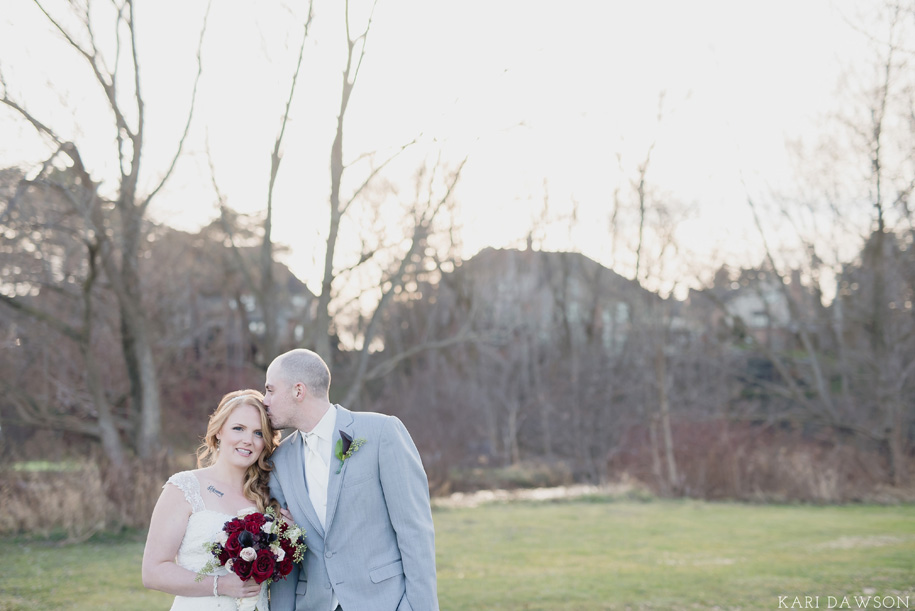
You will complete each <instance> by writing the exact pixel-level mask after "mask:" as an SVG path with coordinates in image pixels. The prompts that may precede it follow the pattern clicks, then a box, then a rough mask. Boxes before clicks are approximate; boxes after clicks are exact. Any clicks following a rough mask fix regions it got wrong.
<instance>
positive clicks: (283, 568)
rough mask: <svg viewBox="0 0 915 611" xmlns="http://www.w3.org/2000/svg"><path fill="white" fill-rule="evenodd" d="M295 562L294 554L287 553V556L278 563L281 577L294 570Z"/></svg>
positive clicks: (277, 568) (277, 567) (277, 566)
mask: <svg viewBox="0 0 915 611" xmlns="http://www.w3.org/2000/svg"><path fill="white" fill-rule="evenodd" d="M294 565H295V563H294V562H293V561H292V554H289V553H287V554H286V557H285V558H283V559H282V560H280V561H279V562H277V563H276V570H277V572H279V574H280V576H281V577H285V576H286V575H288V574H289V573H291V572H292V567H293V566H294Z"/></svg>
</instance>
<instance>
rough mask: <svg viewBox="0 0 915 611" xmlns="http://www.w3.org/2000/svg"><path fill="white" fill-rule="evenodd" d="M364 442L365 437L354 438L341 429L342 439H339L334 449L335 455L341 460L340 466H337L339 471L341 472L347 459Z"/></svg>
mask: <svg viewBox="0 0 915 611" xmlns="http://www.w3.org/2000/svg"><path fill="white" fill-rule="evenodd" d="M364 443H365V439H363V438H362V437H360V438H359V439H353V438H352V437H350V436H349V435H347V434H346V433H345V432H343V431H340V439H338V440H337V447H336V448H335V449H334V456H336V457H337V460H339V461H340V466H339V467H337V473H340V470H341V469H342V468H343V463H344V462H346V459H347V458H349V457H350V456H352V455H353V454H355V453H356V452H357V451H358V450H359V448H361V447H362V444H364Z"/></svg>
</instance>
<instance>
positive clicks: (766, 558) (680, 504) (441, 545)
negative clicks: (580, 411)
mask: <svg viewBox="0 0 915 611" xmlns="http://www.w3.org/2000/svg"><path fill="white" fill-rule="evenodd" d="M434 517H435V523H436V534H437V541H436V542H437V555H438V575H439V599H440V602H441V607H442V609H443V610H447V611H461V610H473V611H481V610H485V609H513V610H514V609H539V610H552V609H779V608H786V607H787V608H820V609H827V608H845V609H847V608H853V609H854V608H859V607H858V605H857V604H856V603H855V599H854V597H855V596H864V597H870V600H869V603H868V604H867V605H866V606H864V607H861V608H887V607H889V608H912V609H915V506H912V505H897V506H886V507H882V506H839V507H832V506H826V507H819V506H801V505H792V506H771V505H740V504H717V503H700V502H692V501H651V502H644V503H642V502H634V501H610V500H607V499H600V498H593V499H585V500H577V501H566V502H551V503H511V504H492V505H483V506H480V507H476V508H461V509H437V510H436V511H435V513H434ZM142 553H143V537H142V536H139V535H135V536H121V537H117V538H109V539H107V540H106V539H104V538H99V539H95V540H93V541H90V542H88V543H82V544H78V545H63V546H59V545H57V546H55V545H52V544H49V543H44V542H26V541H22V540H18V541H16V540H14V541H3V542H2V543H0V611H13V610H17V611H18V610H23V609H42V610H46V609H68V610H90V609H91V610H103V609H110V610H115V609H117V610H119V611H120V610H124V611H129V610H141V609H142V610H145V609H150V610H154V609H161V610H165V609H168V608H169V606H170V604H171V597H170V596H168V595H165V594H162V593H159V592H150V591H147V590H144V588H143V586H142V584H141V582H140V559H141V556H142ZM808 596H809V597H811V598H809V599H807V598H805V597H808ZM780 597H781V598H780ZM795 597H798V598H797V599H796V598H795ZM830 597H831V598H830ZM845 597H847V602H848V606H844V605H843V603H844V602H845ZM874 597H877V599H875V598H874ZM878 601H879V602H878ZM800 605H803V606H800ZM814 605H818V606H814ZM830 605H831V606H830ZM356 611H371V610H356ZM417 611H420V610H417Z"/></svg>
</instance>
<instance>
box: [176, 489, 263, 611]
mask: <svg viewBox="0 0 915 611" xmlns="http://www.w3.org/2000/svg"><path fill="white" fill-rule="evenodd" d="M168 483H169V484H173V485H174V486H177V487H178V489H179V490H181V492H183V493H184V498H185V499H187V502H188V504H189V505H190V506H191V516H190V518H189V519H188V521H187V530H186V531H184V539H183V540H182V541H181V546H180V547H179V548H178V556H177V558H176V561H177V563H178V566H181V567H183V568H186V569H187V570H189V571H194V572H195V573H197V572H199V571H200V569H202V568H203V566H204V565H205V564H206V563H207V562H208V561H209V560H210V559H211V558H212V557H213V556H212V555H211V554H210V552H209V551H207V549H206V545H207V544H208V543H211V542H213V541H215V540H216V537H217V536H218V535H219V533H220V531H222V527H223V525H224V524H225V523H226V522H227V521H229V520H231V519H232V518H234V517H235V516H234V515H230V514H225V513H220V512H218V511H213V510H212V509H207V508H206V506H205V505H204V503H203V497H202V496H201V494H200V480H198V479H197V476H196V475H194V474H193V472H191V471H182V472H181V473H176V474H174V475H172V476H171V477H170V478H168ZM227 573H228V571H226V569H225V568H223V567H219V568H218V569H217V570H216V571H214V574H216V575H225V574H227ZM235 609H236V604H235V599H234V598H232V597H231V596H219V597H216V596H194V597H189V596H176V597H175V602H174V604H172V611H235ZM257 611H269V608H268V603H267V585H266V584H263V585H262V586H261V591H260V595H259V596H258V598H257Z"/></svg>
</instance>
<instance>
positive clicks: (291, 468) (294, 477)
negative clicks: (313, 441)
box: [283, 431, 324, 539]
mask: <svg viewBox="0 0 915 611" xmlns="http://www.w3.org/2000/svg"><path fill="white" fill-rule="evenodd" d="M293 435H294V436H295V437H294V438H293V439H290V440H289V441H290V448H289V451H288V452H287V457H286V461H285V462H286V464H285V467H286V468H285V469H283V471H284V472H285V473H286V476H287V481H288V482H289V483H290V484H291V485H292V492H293V495H292V496H293V498H294V499H295V501H297V502H298V503H299V507H300V508H301V509H302V513H304V514H305V518H306V519H307V520H308V522H309V523H310V524H311V528H312V529H313V530H314V532H315V533H317V534H318V536H319V537H321V538H322V539H323V538H324V529H323V528H321V521H320V520H319V519H318V514H317V512H315V508H314V507H313V506H312V504H311V499H310V498H309V496H308V487H307V485H306V482H305V439H304V438H303V437H302V432H301V431H296V432H295V433H293ZM288 500H289V499H288V497H287V501H288Z"/></svg>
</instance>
